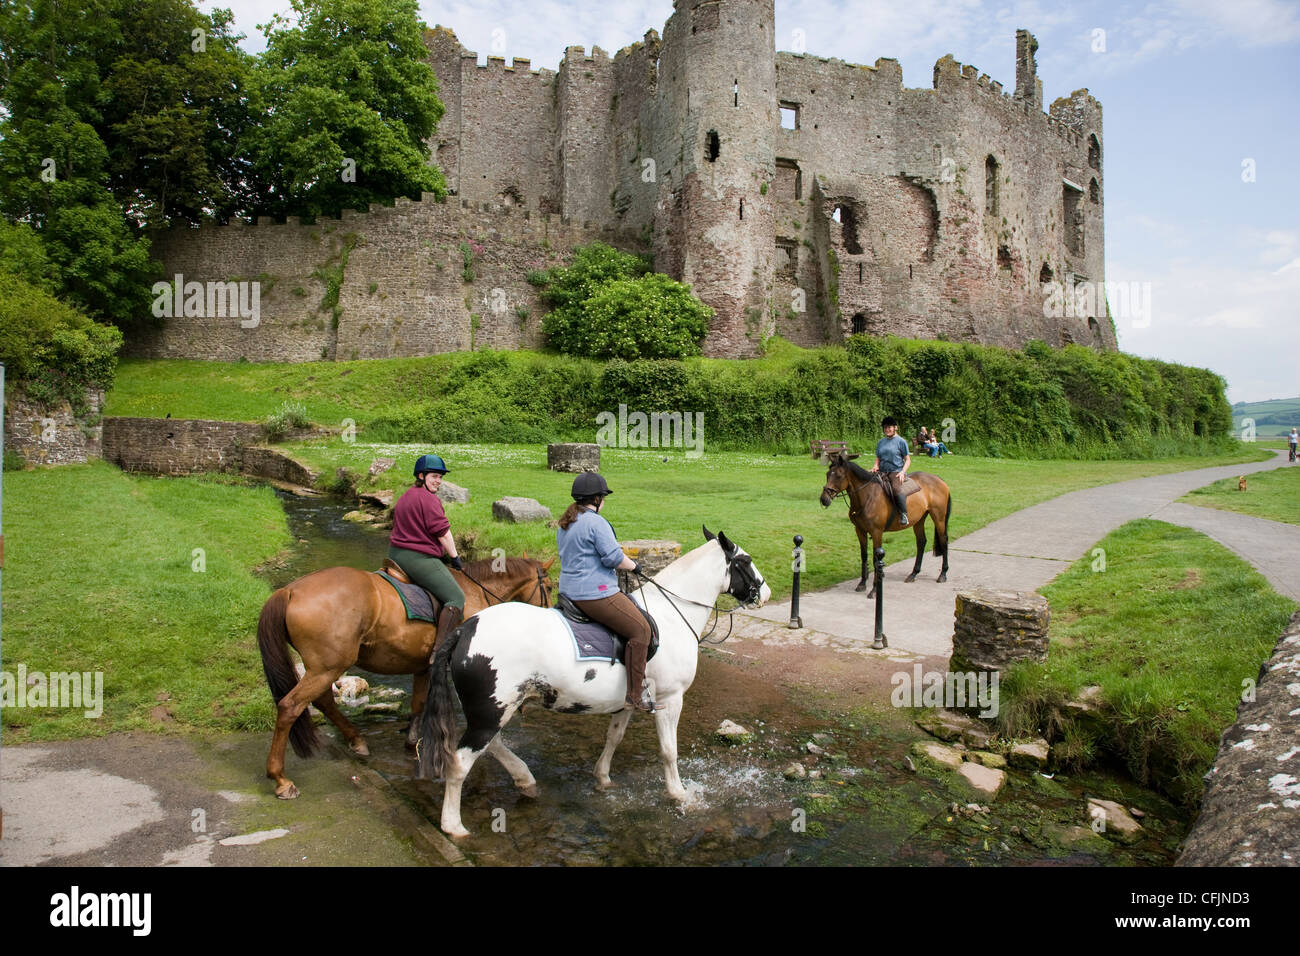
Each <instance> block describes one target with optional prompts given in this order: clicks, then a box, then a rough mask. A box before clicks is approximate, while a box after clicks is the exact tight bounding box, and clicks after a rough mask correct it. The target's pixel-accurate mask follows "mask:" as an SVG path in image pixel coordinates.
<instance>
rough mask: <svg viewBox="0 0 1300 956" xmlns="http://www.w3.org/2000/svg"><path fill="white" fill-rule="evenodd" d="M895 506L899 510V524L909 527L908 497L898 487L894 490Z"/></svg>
mask: <svg viewBox="0 0 1300 956" xmlns="http://www.w3.org/2000/svg"><path fill="white" fill-rule="evenodd" d="M894 506H895V507H896V508H898V523H899V524H900V525H902V526H903V527H907V496H906V495H905V494H903V493H902V492H901V491H899V490H898V488H897V486H895V488H894Z"/></svg>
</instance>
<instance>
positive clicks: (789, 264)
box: [775, 239, 799, 275]
mask: <svg viewBox="0 0 1300 956" xmlns="http://www.w3.org/2000/svg"><path fill="white" fill-rule="evenodd" d="M775 265H776V272H777V274H778V275H794V274H795V272H796V271H797V270H798V268H799V243H798V241H797V240H795V239H778V240H777V241H776V261H775Z"/></svg>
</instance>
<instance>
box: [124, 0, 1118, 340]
mask: <svg viewBox="0 0 1300 956" xmlns="http://www.w3.org/2000/svg"><path fill="white" fill-rule="evenodd" d="M773 15H774V11H773V6H772V2H771V0H675V3H674V10H673V14H672V16H671V17H670V19H669V20H668V22H667V24H666V25H665V27H664V34H663V39H662V40H661V39H660V37H659V35H658V34H657V33H656V32H655V31H654V30H650V31H648V32H647V33H646V35H645V38H644V40H643V41H642V42H641V43H637V44H634V45H633V46H630V47H627V48H625V49H624V50H621V51H619V53H618V54H617V55H616V56H615V57H613V58H612V59H611V58H610V57H609V56H608V55H607V54H606V53H605V52H604V51H602V50H600V49H599V48H593V49H592V51H591V54H590V55H587V54H586V53H585V51H584V50H583V48H582V47H570V48H569V49H568V50H566V52H565V57H564V60H563V61H562V62H561V63H560V65H559V70H558V72H554V71H550V70H536V71H534V70H532V69H531V64H530V63H529V61H527V60H521V59H515V60H514V61H513V62H512V65H510V66H507V65H506V63H505V61H504V60H503V59H502V58H500V57H489V58H488V60H487V64H486V65H485V66H478V65H477V58H476V54H475V53H473V52H472V51H469V50H467V49H465V48H464V47H462V46H461V44H460V42H459V40H457V39H456V36H455V34H454V33H452V32H451V31H450V30H447V29H443V28H437V29H434V30H430V31H428V32H427V33H426V37H425V39H426V44H427V46H428V49H429V59H430V63H431V64H432V65H433V67H434V71H435V74H436V75H437V77H438V80H439V84H440V96H441V98H442V100H443V103H444V106H445V108H446V112H445V114H444V116H443V118H442V121H441V122H440V123H439V127H438V130H437V132H436V133H435V134H434V136H433V137H432V138H431V140H430V144H429V145H430V154H431V161H437V162H438V163H439V164H440V166H441V167H442V168H443V172H444V175H445V176H446V179H447V183H448V186H449V189H450V190H451V191H452V193H453V195H452V197H451V198H450V199H449V201H448V202H447V203H446V204H441V205H440V204H437V203H434V202H431V201H430V199H429V197H427V196H426V198H425V201H422V202H416V203H411V202H408V201H407V200H399V201H398V202H397V203H396V204H395V206H393V207H376V208H373V209H371V210H370V211H368V212H360V213H352V212H345V213H344V214H343V217H342V221H338V220H335V221H323V222H322V223H320V224H318V225H315V226H304V225H301V224H299V223H297V222H291V223H288V224H280V225H275V224H269V223H261V224H259V225H257V226H246V225H239V224H233V225H231V226H228V227H219V228H214V227H204V228H203V229H197V230H195V229H179V230H171V231H169V232H168V233H164V234H161V235H160V236H159V237H158V238H157V240H156V245H155V252H156V254H157V255H158V256H159V257H160V258H161V259H162V260H163V262H164V263H165V266H166V275H167V277H168V278H170V277H171V276H172V275H174V274H176V273H183V274H184V275H185V277H186V279H198V280H200V281H205V280H209V279H211V280H226V279H232V278H235V279H243V280H256V279H260V280H261V283H262V287H263V297H262V316H261V321H260V323H259V324H258V325H257V327H256V328H242V327H241V325H240V322H239V321H238V319H231V318H220V317H217V318H204V317H202V316H190V317H187V318H176V319H171V320H169V322H168V324H167V326H166V327H165V328H164V329H163V330H162V331H159V332H155V333H152V334H150V335H147V336H145V337H143V338H138V339H136V340H134V341H133V342H132V343H131V345H130V349H129V351H130V352H132V353H134V354H142V355H156V356H178V357H179V356H190V357H205V358H221V359H226V360H235V359H238V358H241V357H246V358H249V359H253V360H282V361H283V360H288V361H309V360H313V359H321V358H341V359H347V358H354V357H355V358H366V357H381V356H395V355H422V354H432V353H436V352H443V351H449V350H458V349H465V348H471V347H479V346H485V345H490V346H492V347H495V348H517V347H533V346H536V345H538V344H540V342H541V335H540V317H541V314H542V309H541V307H540V305H539V302H538V299H537V295H536V290H535V289H534V288H533V287H531V286H529V285H528V284H527V282H526V276H527V273H528V271H529V270H530V269H534V268H544V267H546V266H549V265H553V264H557V263H559V262H562V261H564V260H565V258H566V256H567V254H568V253H569V251H570V250H571V249H572V248H573V246H574V245H575V244H579V243H585V242H590V241H592V240H594V239H597V238H603V239H605V240H606V241H611V242H613V243H615V244H617V245H620V246H621V247H623V248H629V249H646V248H648V249H650V250H652V251H653V254H654V258H655V267H656V268H657V269H658V270H660V271H662V272H666V273H667V274H669V275H671V276H673V277H674V278H676V279H679V280H681V281H683V282H686V283H687V284H689V285H690V286H691V287H692V288H693V290H694V292H695V293H696V295H698V296H699V297H700V298H701V299H702V300H703V301H704V302H706V303H707V304H708V305H710V306H711V307H712V308H713V309H714V310H715V313H716V314H715V318H714V320H713V322H712V323H711V326H710V331H709V334H708V336H707V338H706V340H705V346H704V347H705V352H706V354H709V355H715V356H729V357H738V356H748V355H754V354H757V351H758V349H759V347H760V343H761V341H762V339H763V337H764V336H765V335H767V334H769V333H770V332H772V331H776V332H779V333H780V334H782V335H784V336H785V337H787V338H789V339H790V340H792V341H794V342H796V343H798V344H801V345H819V344H823V343H826V342H835V341H840V340H842V339H843V338H844V337H845V336H846V335H849V334H852V333H853V332H855V331H863V332H869V333H873V334H897V335H904V336H913V337H920V338H937V337H940V336H942V337H945V338H949V339H954V340H961V341H975V342H983V343H987V344H997V345H1006V346H1020V345H1023V344H1024V343H1025V342H1026V341H1028V340H1029V339H1033V338H1038V339H1042V340H1044V341H1046V342H1048V343H1049V344H1053V345H1059V344H1065V343H1067V342H1080V343H1085V344H1092V345H1096V346H1099V347H1103V348H1110V349H1113V348H1115V347H1116V343H1115V339H1114V333H1113V330H1112V328H1111V323H1110V322H1109V320H1108V319H1107V318H1106V312H1105V304H1104V300H1102V301H1101V303H1100V305H1099V307H1098V309H1097V310H1096V311H1097V312H1098V313H1099V314H1098V315H1097V316H1096V317H1095V319H1094V320H1093V321H1091V322H1090V321H1089V317H1087V316H1083V317H1078V318H1075V317H1068V316H1067V317H1061V318H1048V317H1045V316H1044V314H1043V312H1044V301H1045V295H1044V291H1043V287H1042V284H1043V280H1044V279H1051V280H1054V281H1056V282H1064V281H1065V280H1066V278H1067V277H1068V276H1071V275H1073V276H1074V277H1075V279H1076V280H1091V281H1092V282H1094V283H1099V284H1100V283H1104V280H1105V275H1104V264H1105V259H1104V237H1103V232H1102V229H1103V202H1102V199H1103V194H1104V182H1103V181H1102V163H1101V150H1102V135H1101V129H1102V124H1101V107H1100V105H1099V104H1098V103H1097V102H1096V100H1094V99H1093V98H1092V97H1091V96H1089V95H1088V93H1087V91H1086V90H1080V91H1077V92H1076V93H1074V94H1072V95H1071V96H1069V97H1065V98H1062V99H1059V100H1057V101H1056V102H1054V103H1053V104H1052V106H1051V109H1050V112H1049V114H1044V113H1043V112H1042V83H1041V81H1040V80H1039V79H1038V78H1037V75H1036V65H1035V61H1034V52H1035V50H1036V49H1037V43H1036V41H1035V40H1034V39H1033V37H1032V36H1030V35H1029V34H1028V33H1027V32H1025V31H1020V32H1019V33H1018V34H1017V44H1016V49H1017V63H1016V83H1015V87H1014V92H1012V93H1007V92H1003V89H1002V85H1001V83H999V82H996V81H993V80H991V79H990V78H989V77H987V76H982V75H980V74H979V72H978V70H976V69H975V68H974V67H972V66H963V65H962V64H960V63H958V62H956V61H955V60H953V59H952V57H944V58H943V59H941V60H940V61H939V62H938V63H937V64H936V65H935V70H934V84H933V88H931V89H906V88H904V87H903V85H902V71H901V69H900V68H899V65H898V63H897V62H896V61H894V60H889V59H880V60H877V61H876V63H875V65H874V66H862V65H856V64H850V63H845V62H843V61H840V60H836V59H830V60H827V59H821V58H818V57H813V56H807V55H795V54H791V53H777V52H775V49H774V40H773V36H774V23H773ZM781 106H789V107H791V108H792V109H795V110H796V111H797V118H798V123H797V125H798V128H797V129H784V128H782V122H781V111H780V107H781ZM990 157H992V161H993V164H994V165H993V166H992V167H987V166H986V163H987V162H988V160H989V159H990ZM988 169H993V170H994V174H993V175H992V181H989V178H988V173H987V170H988ZM995 207H996V208H995ZM462 244H467V245H468V247H469V248H470V249H471V250H472V261H471V262H470V264H469V266H468V268H467V266H466V263H465V260H464V254H463V247H462ZM345 250H346V251H347V259H346V268H344V269H343V278H342V282H341V284H338V289H339V295H338V304H337V308H332V307H331V306H330V305H329V304H328V303H325V302H324V300H325V298H326V294H327V290H328V288H329V287H330V277H331V276H332V275H334V274H335V273H337V271H338V269H339V268H340V267H341V266H342V264H343V261H344V260H343V256H344V252H345ZM467 280H468V281H467ZM336 314H337V319H336Z"/></svg>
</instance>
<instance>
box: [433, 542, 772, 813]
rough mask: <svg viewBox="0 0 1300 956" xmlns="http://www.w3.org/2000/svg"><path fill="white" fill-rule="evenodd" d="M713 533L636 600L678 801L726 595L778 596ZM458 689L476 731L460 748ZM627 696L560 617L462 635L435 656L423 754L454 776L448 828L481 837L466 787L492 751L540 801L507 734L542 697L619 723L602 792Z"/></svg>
mask: <svg viewBox="0 0 1300 956" xmlns="http://www.w3.org/2000/svg"><path fill="white" fill-rule="evenodd" d="M704 536H705V539H706V543H705V544H704V545H702V546H701V547H698V548H696V549H695V550H694V551H691V552H690V553H688V554H685V555H683V556H682V557H680V558H678V559H677V560H676V561H674V562H673V563H672V564H670V565H669V566H668V567H666V568H664V569H663V570H662V571H660V572H659V574H657V575H656V576H655V577H654V579H653V581H652V582H651V583H650V584H648V585H646V586H645V587H643V588H641V589H639V590H638V591H637V593H636V594H635V595H634V599H638V603H641V604H642V606H644V607H645V608H646V609H647V610H648V611H649V612H650V614H651V616H652V617H653V618H654V619H655V622H656V623H657V624H658V626H659V652H658V653H657V654H656V655H655V656H654V658H653V659H652V660H650V661H649V663H648V664H647V665H646V682H647V685H648V686H649V687H651V688H652V691H653V694H654V699H655V701H656V702H657V703H661V704H664V705H666V706H665V707H664V709H663V710H660V711H657V712H656V713H655V714H654V719H655V729H656V730H657V731H658V734H659V756H660V758H661V760H662V761H663V767H664V779H665V782H666V783H667V785H668V794H669V796H671V797H672V798H673V799H675V800H677V801H679V802H683V801H685V800H686V788H685V787H683V786H682V781H681V777H679V776H678V773H677V720H678V718H679V717H680V716H681V713H682V695H683V694H685V693H686V691H687V689H688V688H689V687H690V686H691V683H692V682H693V681H694V680H695V668H696V665H697V663H698V661H699V640H700V633H701V632H702V631H703V629H704V626H705V624H706V623H708V619H709V617H710V615H711V614H713V609H714V605H715V604H716V602H717V599H718V596H719V595H720V594H722V593H723V592H724V591H725V592H727V593H729V594H731V595H732V596H733V597H735V598H736V600H737V601H739V602H740V603H741V604H742V605H753V606H760V605H762V604H763V603H764V602H766V601H767V600H768V599H769V598H770V597H771V596H772V591H771V589H770V588H769V587H768V586H767V582H765V581H764V580H763V576H762V574H760V573H759V571H758V569H757V568H755V567H754V562H753V560H752V559H751V558H750V556H749V555H748V554H746V553H745V552H744V551H743V550H741V549H740V548H739V547H738V546H737V545H735V544H734V543H733V542H731V541H729V540H728V539H727V536H726V535H725V534H719V535H717V536H716V537H715V536H714V535H712V534H710V533H709V530H708V529H707V528H705V529H704ZM453 683H454V684H455V687H456V693H457V695H458V696H459V697H460V702H461V706H462V708H463V709H464V711H465V719H466V723H467V726H466V728H465V732H464V733H463V734H461V736H460V742H459V744H457V745H455V746H453V744H452V738H453V735H454V733H455V730H456V726H455V715H454V713H453V710H452V701H451V685H452V684H453ZM626 692H627V672H626V669H625V668H624V667H623V666H622V665H616V666H613V667H611V666H608V665H607V666H603V667H593V666H592V663H591V662H590V661H580V660H577V659H576V655H575V652H574V642H573V638H572V637H571V636H570V633H569V629H568V627H567V626H566V625H565V623H564V621H563V620H561V619H560V617H559V615H558V613H557V612H555V611H549V610H544V609H542V608H537V607H530V606H529V605H526V604H500V605H497V606H495V607H490V608H487V609H486V610H484V611H481V612H479V614H478V615H477V616H476V617H473V618H471V619H470V620H468V621H466V622H465V623H464V624H462V625H461V626H460V627H459V628H457V629H456V630H455V631H452V633H451V634H449V635H448V636H447V638H446V640H444V641H443V643H442V644H441V645H439V647H438V650H437V653H436V654H435V655H434V659H433V664H432V667H431V672H430V679H429V699H428V702H427V704H426V706H425V708H424V714H423V723H422V726H421V733H420V745H419V750H418V753H419V757H418V759H419V764H420V766H419V772H418V774H417V775H418V776H420V777H423V778H426V779H431V778H437V777H445V779H446V788H445V790H444V792H443V798H442V822H441V826H442V829H443V831H444V832H446V833H447V834H449V835H451V836H456V837H462V836H468V835H469V831H468V830H467V829H465V826H464V824H463V823H462V822H461V817H460V794H461V786H462V784H463V783H464V781H465V777H466V775H467V774H468V773H469V771H470V768H471V767H472V766H473V765H474V761H476V760H477V759H478V758H479V757H480V756H482V755H483V753H484V752H487V753H490V754H492V755H493V756H494V757H496V758H497V760H499V761H500V762H501V765H502V766H503V767H505V768H506V770H507V772H509V774H510V776H511V777H512V778H513V779H514V782H515V786H517V787H518V788H519V790H520V791H521V792H522V793H523V794H525V795H526V796H535V795H536V793H537V781H536V780H535V779H534V778H533V775H532V773H531V772H530V771H529V769H528V766H527V765H526V764H525V763H524V762H523V761H522V760H521V759H519V757H518V756H516V755H515V754H514V753H512V752H511V751H510V750H509V748H507V747H506V745H505V744H504V743H503V742H502V740H501V736H500V734H501V728H502V727H504V726H505V725H506V724H507V723H509V722H510V719H511V718H512V717H513V716H514V715H515V711H517V710H518V709H519V706H520V705H521V704H523V703H524V702H525V701H527V700H530V699H537V700H540V701H541V703H542V706H544V707H545V708H546V709H548V710H553V711H556V712H558V713H565V714H612V715H613V719H612V720H611V721H610V725H609V731H608V733H607V734H606V737H605V749H604V751H603V752H602V753H601V755H600V759H599V760H597V761H596V781H597V786H599V787H600V788H601V789H605V788H608V787H609V786H611V783H610V779H609V765H610V760H611V758H612V757H613V754H614V748H615V747H617V746H618V744H619V741H621V740H622V739H623V732H624V731H625V730H626V729H627V724H628V720H629V719H630V718H631V716H632V711H631V709H630V708H625V706H624V698H625V696H626Z"/></svg>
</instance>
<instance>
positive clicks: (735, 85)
mask: <svg viewBox="0 0 1300 956" xmlns="http://www.w3.org/2000/svg"><path fill="white" fill-rule="evenodd" d="M731 95H732V97H733V99H732V103H731V105H732V106H739V105H740V80H739V78H737V79H734V80H732V81H731Z"/></svg>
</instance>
